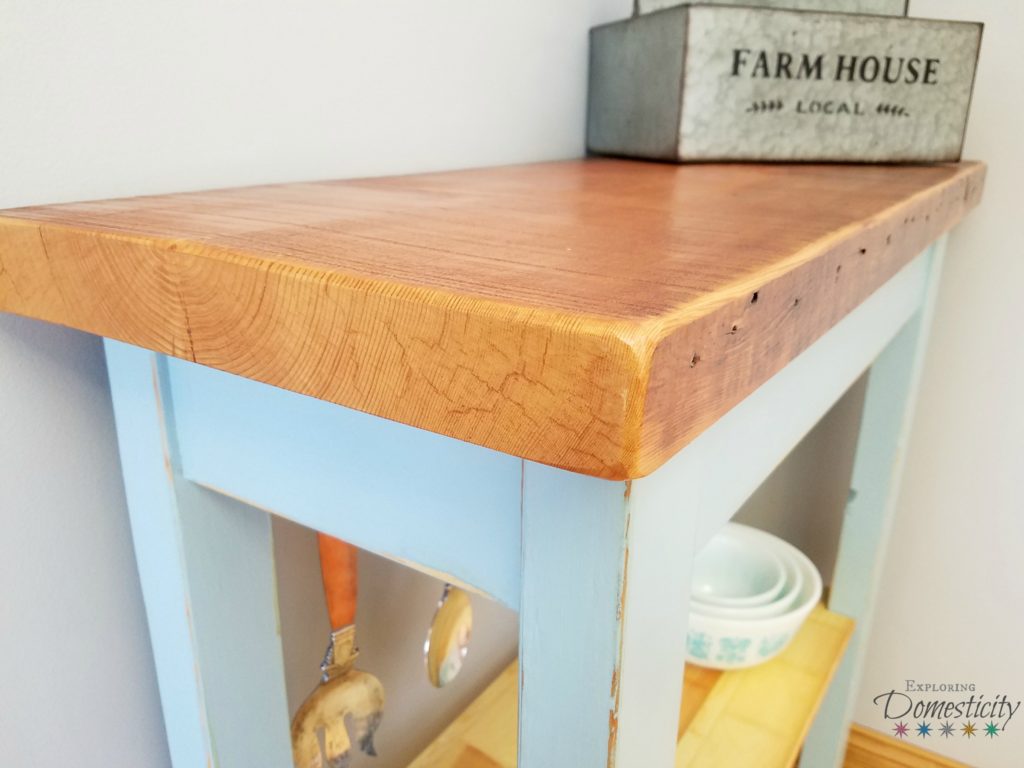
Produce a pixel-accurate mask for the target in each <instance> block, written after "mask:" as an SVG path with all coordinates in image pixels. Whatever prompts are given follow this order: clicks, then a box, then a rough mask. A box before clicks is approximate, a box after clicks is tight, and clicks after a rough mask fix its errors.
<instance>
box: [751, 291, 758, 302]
mask: <svg viewBox="0 0 1024 768" xmlns="http://www.w3.org/2000/svg"><path fill="white" fill-rule="evenodd" d="M757 293H758V292H757V291H754V295H753V296H751V297H750V303H751V304H757Z"/></svg>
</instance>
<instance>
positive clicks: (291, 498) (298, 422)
mask: <svg viewBox="0 0 1024 768" xmlns="http://www.w3.org/2000/svg"><path fill="white" fill-rule="evenodd" d="M168 364H169V365H168V367H169V374H170V381H171V387H172V390H173V392H174V402H175V414H176V422H177V426H178V434H179V441H180V444H181V453H182V466H183V471H184V474H185V476H186V477H188V478H189V479H191V480H193V481H195V482H198V483H201V484H203V485H206V486H209V487H211V488H215V489H217V490H220V491H223V492H225V493H227V494H230V495H231V496H234V497H236V498H239V499H244V500H245V501H247V502H249V503H252V504H255V505H256V506H258V507H260V508H262V509H266V510H268V511H271V512H273V513H274V514H279V515H282V516H284V517H287V518H290V519H292V520H294V521H296V522H298V523H300V524H302V525H305V526H308V527H310V528H314V529H316V530H319V531H324V532H326V533H329V534H331V535H333V536H336V537H338V538H341V539H344V540H345V541H349V542H352V543H353V544H355V545H357V546H359V547H362V548H363V549H367V550H370V551H372V552H376V553H379V554H382V555H384V556H386V557H390V558H394V559H398V560H401V561H403V562H406V563H407V564H414V565H416V566H418V567H423V568H425V569H427V570H432V571H438V572H441V573H444V574H448V575H450V576H452V577H454V578H455V579H458V580H459V581H462V582H464V583H466V584H469V585H471V586H473V587H476V588H478V589H480V590H482V591H483V592H486V593H488V594H490V595H492V596H493V597H495V598H496V599H498V600H500V601H501V602H502V603H504V604H506V605H508V606H510V607H512V608H518V606H519V555H520V539H519V536H520V526H519V514H520V494H521V487H520V484H521V479H522V461H521V460H520V459H518V458H516V457H513V456H509V455H506V454H501V453H498V452H496V451H492V450H489V449H486V448H481V447H479V446H475V445H471V444H469V443H464V442H462V441H459V440H454V439H452V438H448V437H444V436H442V435H436V434H433V433H430V432H426V431H424V430H421V429H416V428H414V427H409V426H406V425H403V424H398V423H396V422H392V421H387V420H385V419H381V418H378V417H375V416H370V415H367V414H364V413H360V412H358V411H354V410H351V409H349V408H343V407H341V406H338V405H333V404H331V403H327V402H324V401H322V400H316V399H315V398H312V397H306V396H304V395H298V394H295V393H293V392H288V391H286V390H283V389H278V388H276V387H270V386H267V385H265V384H260V383H257V382H254V381H251V380H248V379H244V378H242V377H239V376H233V375H231V374H228V373H224V372H221V371H216V370H213V369H211V368H205V367H203V366H199V365H195V364H194V363H188V362H185V361H181V360H168Z"/></svg>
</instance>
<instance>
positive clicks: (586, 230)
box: [0, 159, 984, 479]
mask: <svg viewBox="0 0 1024 768" xmlns="http://www.w3.org/2000/svg"><path fill="white" fill-rule="evenodd" d="M983 181H984V167H983V166H982V165H980V164H976V163H960V164H945V165H933V166H904V167H895V166H840V165H828V166H825V165H684V166H675V165H662V164H655V163H644V162H632V161H624V160H607V159H587V160H575V161H567V162H559V163H544V164H537V165H524V166H512V167H503V168H490V169H481V170H469V171H457V172H450V173H434V174H426V175H418V176H403V177H394V178H380V179H361V180H354V181H328V182H317V183H300V184H283V185H274V186H262V187H250V188H244V189H228V190H217V191H212V192H196V193H186V194H174V195H162V196H154V197H138V198H131V199H124V200H109V201H101V202H87V203H76V204H70V205H51V206H42V207H34V208H22V209H16V210H9V211H4V212H2V213H0V310H3V311H8V312H15V313H19V314H22V315H27V316H30V317H35V318H40V319H42V320H47V321H50V322H55V323H61V324H63V325H68V326H72V327H74V328H78V329H81V330H84V331H88V332H90V333H95V334H100V335H103V336H107V337H111V338H115V339H120V340H123V341H127V342H130V343H132V344H136V345H139V346H142V347H147V348H149V349H152V350H156V351H158V352H162V353H165V354H168V355H174V356H177V357H181V358H185V359H188V360H194V361H196V362H198V363H202V364H203V365H208V366H212V367H214V368H219V369H222V370H225V371H229V372H232V373H236V374H239V375H241V376H245V377H248V378H252V379H256V380H259V381H263V382H266V383H268V384H273V385H276V386H279V387H284V388H286V389H290V390H294V391H297V392H301V393H304V394H307V395H311V396H313V397H316V398H320V399H323V400H328V401H331V402H334V403H340V404H342V405H345V406H349V407H352V408H357V409H359V410H362V411H367V412H369V413H372V414H376V415H379V416H383V417H385V418H389V419H395V420H397V421H400V422H404V423H406V424H411V425H414V426H417V427H422V428H424V429H428V430H431V431H434V432H439V433H442V434H445V435H450V436H452V437H456V438H459V439H462V440H467V441H469V442H472V443H477V444H479V445H484V446H488V447H490V448H494V449H497V450H499V451H503V452H506V453H511V454H515V455H517V456H522V457H524V458H527V459H531V460H535V461H540V462H544V463H547V464H552V465H555V466H559V467H564V468H567V469H571V470H574V471H577V472H582V473H586V474H590V475H597V476H601V477H607V478H614V479H622V478H630V477H640V476H643V475H645V474H647V473H649V472H651V471H653V470H654V469H655V468H657V467H658V466H659V465H660V464H662V463H663V462H664V461H666V460H667V459H668V458H669V457H670V456H672V455H673V454H674V453H675V452H676V451H678V450H679V449H680V448H682V447H683V446H684V445H685V444H686V443H687V442H689V441H690V440H692V439H693V438H694V437H696V436H697V435H698V434H699V433H700V432H701V431H702V430H704V429H705V428H707V427H708V426H709V425H710V424H712V423H713V422H714V421H715V420H716V419H718V418H719V417H720V416H721V415H722V414H724V413H725V412H726V411H728V410H729V409H730V408H732V407H733V406H734V405H736V404H737V403H738V402H739V401H740V400H742V399H743V398H744V397H746V396H747V395H749V394H750V393H751V392H752V391H753V390H754V389H755V388H757V387H758V386H759V385H760V384H761V383H763V382H764V381H765V380H766V379H768V378H769V377H770V376H772V375H773V374H774V373H776V372H777V371H778V370H779V369H780V368H782V367H783V366H784V365H785V364H786V363H787V362H789V361H790V360H791V359H792V358H793V357H795V356H796V355H797V354H799V353H800V352H801V351H802V350H803V349H805V348H806V347H807V346H808V345H810V344H811V343H812V342H813V341H814V340H816V339H817V338H818V337H820V336H821V335H822V334H823V333H824V332H825V331H827V330H828V329H829V328H830V327H832V326H833V325H834V324H835V323H836V322H837V321H838V320H839V319H841V318H842V317H843V316H844V315H846V314H847V313H848V312H849V311H850V310H851V309H853V308H854V307H855V306H856V305H857V304H859V303H860V302H861V301H862V300H863V299H865V298H866V297H867V296H868V295H869V294H870V293H871V292H872V291H874V290H875V289H876V288H878V287H879V286H880V285H882V284H883V283H884V282H885V281H886V280H887V279H888V278H889V277H891V276H892V275H893V274H894V273H895V272H896V271H898V270H899V269H900V267H902V266H903V265H904V264H906V263H907V262H908V261H909V260H910V259H911V258H912V257H913V256H915V255H916V254H917V253H919V252H920V251H921V250H922V249H923V248H924V247H926V246H927V245H928V244H929V243H930V242H931V241H933V240H934V239H935V238H937V237H938V236H939V235H941V234H942V233H943V232H944V231H946V230H948V229H949V228H950V227H951V226H953V225H954V224H955V223H956V222H957V221H958V220H959V219H960V218H961V217H962V216H963V215H964V214H965V212H966V211H967V210H969V209H970V208H971V207H973V206H974V205H975V204H976V203H977V202H978V200H979V198H980V196H981V189H982V185H983ZM255 416H256V417H258V414H257V415H255Z"/></svg>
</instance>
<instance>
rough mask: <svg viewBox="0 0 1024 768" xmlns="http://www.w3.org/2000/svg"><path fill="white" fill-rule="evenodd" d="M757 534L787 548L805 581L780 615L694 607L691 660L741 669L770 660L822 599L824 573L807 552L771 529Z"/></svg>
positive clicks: (688, 651)
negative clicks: (724, 613) (716, 612)
mask: <svg viewBox="0 0 1024 768" xmlns="http://www.w3.org/2000/svg"><path fill="white" fill-rule="evenodd" d="M752 530H756V529H752ZM757 534H759V535H760V536H762V537H766V538H765V541H766V542H767V541H774V542H777V543H776V544H775V546H776V547H778V548H780V549H782V550H784V551H785V552H787V557H791V558H792V559H793V561H794V562H796V563H797V565H798V567H799V570H800V575H801V577H802V581H803V583H802V585H801V586H800V589H799V590H798V592H797V594H796V598H795V600H794V602H793V604H792V606H791V608H790V609H789V610H787V611H786V612H785V613H782V614H780V615H778V616H769V617H763V618H725V617H721V616H709V615H707V614H704V613H700V612H698V611H694V610H691V611H690V627H689V632H688V634H687V638H686V658H687V661H689V662H690V663H692V664H698V665H700V666H704V667H713V668H715V669H739V668H741V667H752V666H754V665H755V664H760V663H761V662H764V661H768V659H770V658H772V657H773V656H776V655H778V654H779V653H780V652H781V651H782V650H783V649H784V648H785V647H786V646H787V645H789V642H790V641H791V640H792V639H793V636H794V635H795V634H796V632H797V630H799V629H800V626H801V625H802V624H803V622H804V620H805V619H806V618H807V615H808V614H809V613H810V612H811V609H813V608H814V606H815V605H817V604H818V601H819V600H821V575H820V574H819V573H818V570H817V568H815V567H814V564H813V563H812V562H811V561H810V560H809V559H807V556H806V555H804V553H803V552H801V551H800V550H798V549H797V548H796V547H794V546H793V545H791V544H789V543H788V542H785V541H783V540H782V539H779V538H777V537H775V536H772V535H771V534H769V533H764V532H763V531H757ZM776 551H778V550H776Z"/></svg>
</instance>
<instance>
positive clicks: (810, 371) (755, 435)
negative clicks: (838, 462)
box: [663, 250, 932, 547]
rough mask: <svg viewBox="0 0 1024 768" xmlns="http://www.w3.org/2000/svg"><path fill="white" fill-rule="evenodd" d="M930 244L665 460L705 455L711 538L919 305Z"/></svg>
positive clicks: (672, 463) (703, 525) (703, 524)
mask: <svg viewBox="0 0 1024 768" xmlns="http://www.w3.org/2000/svg"><path fill="white" fill-rule="evenodd" d="M931 258H932V257H931V251H930V250H929V251H926V252H925V253H923V254H921V255H920V256H918V257H917V258H916V259H914V260H913V261H912V262H911V263H910V264H908V265H907V266H906V267H904V268H903V269H902V270H901V271H900V272H899V273H897V274H896V275H895V276H893V277H892V279H890V280H889V281H888V282H887V283H886V284H885V285H883V286H882V287H881V288H879V289H878V290H877V291H875V292H874V293H873V294H872V295H871V296H869V297H868V298H867V299H866V300H865V301H864V302H863V303H862V304H861V305H860V306H858V307H857V308H856V309H854V310H853V311H852V312H850V313H849V314H848V315H847V316H846V317H844V318H843V319H842V320H840V321H839V322H838V323H837V324H836V325H835V326H833V327H832V328H831V329H830V330H829V331H828V332H826V333H825V334H824V335H823V336H822V337H821V338H820V339H818V340H817V341H816V342H815V343H814V344H812V345H811V346H810V347H808V348H807V349H806V350H804V351H803V352H802V353H801V354H800V355H798V356H797V357H796V358H794V359H793V360H792V361H791V362H790V363H789V364H788V365H787V366H786V367H785V368H783V369H782V370H781V371H779V372H778V373H777V374H775V375H774V376H773V377H772V378H770V379H769V380H768V381H766V382H765V383H764V384H762V385H761V386H760V387H759V388H758V389H756V390H755V391H754V392H753V393H752V394H751V395H749V396H748V397H747V398H746V399H745V400H743V401H742V402H741V403H739V404H738V405H737V406H736V407H735V408H733V409H732V410H730V411H729V412H728V413H726V414H725V415H724V416H723V417H722V418H721V419H719V420H718V421H717V422H715V423H714V424H713V425H711V427H709V428H708V429H707V430H705V431H704V432H703V433H701V435H700V436H698V437H697V439H696V440H694V441H693V442H692V443H690V445H688V446H686V447H685V448H684V449H683V450H682V451H680V452H679V453H678V454H676V455H675V456H673V457H672V458H671V459H669V461H668V462H666V464H665V466H664V467H663V470H664V469H666V468H667V469H668V470H669V471H670V472H677V471H679V470H678V469H676V467H678V466H680V465H682V464H683V463H690V464H693V463H695V462H696V463H699V464H700V465H701V467H702V469H701V471H700V488H701V493H702V497H701V499H700V511H701V514H700V518H699V520H698V523H697V527H698V531H697V543H698V547H700V546H703V545H704V544H706V543H707V542H708V541H709V540H710V538H711V537H712V536H713V535H714V534H715V532H716V531H718V530H719V529H720V528H721V527H722V526H723V525H724V524H725V523H726V522H727V521H728V520H729V519H730V518H731V517H732V516H733V515H734V514H735V513H736V511H737V510H738V509H739V508H740V506H742V504H743V502H745V501H746V500H747V498H749V496H750V495H751V494H752V493H753V492H754V491H755V490H757V487H758V486H759V485H760V484H761V483H762V482H763V481H764V480H765V478H767V477H768V475H769V474H771V472H772V470H774V469H775V468H776V467H777V466H778V465H779V464H780V463H781V462H782V460H783V459H784V458H785V457H786V456H787V455H788V454H789V452H790V451H791V450H793V448H794V447H796V445H797V443H798V442H799V441H800V440H801V438H803V436H804V435H806V434H807V433H808V432H809V431H810V430H811V429H812V428H813V427H814V425H815V424H817V423H818V421H819V420H820V419H821V417H822V416H824V415H825V413H827V412H828V409H829V408H831V407H832V406H833V405H834V404H835V402H836V401H837V400H838V399H839V398H840V397H842V395H843V393H844V392H846V390H847V389H849V387H850V386H851V385H852V384H853V383H854V382H855V381H856V380H857V379H858V378H859V377H860V376H861V374H863V372H864V371H865V370H866V369H867V368H868V366H870V365H871V363H872V361H873V360H874V359H875V358H876V357H877V356H878V354H879V353H880V352H881V351H882V349H884V348H885V346H886V345H887V344H888V343H889V342H890V340H891V339H892V338H893V337H894V336H895V335H896V333H897V332H898V331H899V329H900V328H901V327H903V325H904V324H905V323H906V322H907V321H908V320H909V319H910V317H911V316H912V315H913V314H914V313H915V312H916V311H917V310H918V309H919V308H920V306H921V302H922V300H923V297H924V294H925V291H926V289H927V286H928V275H929V264H930V263H931Z"/></svg>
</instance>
